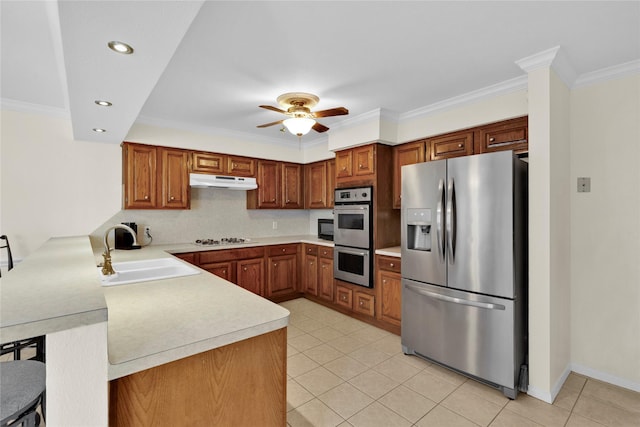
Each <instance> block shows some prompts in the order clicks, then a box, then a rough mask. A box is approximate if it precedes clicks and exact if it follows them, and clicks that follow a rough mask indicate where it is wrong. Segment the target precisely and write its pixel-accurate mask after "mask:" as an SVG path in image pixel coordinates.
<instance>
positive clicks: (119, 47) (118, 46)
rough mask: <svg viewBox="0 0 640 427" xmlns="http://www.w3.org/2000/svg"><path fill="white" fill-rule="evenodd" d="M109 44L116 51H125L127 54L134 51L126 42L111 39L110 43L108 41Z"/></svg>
mask: <svg viewBox="0 0 640 427" xmlns="http://www.w3.org/2000/svg"><path fill="white" fill-rule="evenodd" d="M107 45H108V46H109V49H111V50H113V51H114V52H118V53H124V54H125V55H130V54H132V53H133V48H132V47H131V46H129V45H128V44H126V43H122V42H117V41H110V42H109V43H107Z"/></svg>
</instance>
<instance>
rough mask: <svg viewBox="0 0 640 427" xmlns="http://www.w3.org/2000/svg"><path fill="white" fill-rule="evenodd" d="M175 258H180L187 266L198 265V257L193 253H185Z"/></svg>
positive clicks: (176, 255)
mask: <svg viewBox="0 0 640 427" xmlns="http://www.w3.org/2000/svg"><path fill="white" fill-rule="evenodd" d="M174 256H175V257H176V258H180V259H181V260H183V261H186V262H188V263H189V264H193V265H198V257H197V254H196V253H195V252H187V253H184V254H175V255H174Z"/></svg>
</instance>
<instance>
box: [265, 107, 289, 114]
mask: <svg viewBox="0 0 640 427" xmlns="http://www.w3.org/2000/svg"><path fill="white" fill-rule="evenodd" d="M260 108H264V109H266V110H271V111H275V112H276V113H282V114H287V112H286V111H284V110H281V109H279V108H278V107H272V106H271V105H260Z"/></svg>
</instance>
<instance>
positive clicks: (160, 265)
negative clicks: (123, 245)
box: [98, 258, 200, 286]
mask: <svg viewBox="0 0 640 427" xmlns="http://www.w3.org/2000/svg"><path fill="white" fill-rule="evenodd" d="M112 265H113V269H114V270H115V271H116V274H113V275H110V276H105V275H104V274H102V269H101V268H100V267H98V275H99V276H100V282H101V283H102V286H115V285H125V284H128V283H138V282H148V281H151V280H161V279H171V278H174V277H182V276H191V275H194V274H200V270H198V269H196V268H193V267H191V266H189V265H187V264H185V263H184V262H182V261H180V260H177V259H175V258H156V259H145V260H141V261H125V262H114V263H113V264H112Z"/></svg>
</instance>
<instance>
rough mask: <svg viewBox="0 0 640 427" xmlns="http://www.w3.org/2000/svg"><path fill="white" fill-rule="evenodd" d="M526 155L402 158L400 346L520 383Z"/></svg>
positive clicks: (483, 376) (505, 382) (507, 383)
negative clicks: (411, 162) (428, 159)
mask: <svg viewBox="0 0 640 427" xmlns="http://www.w3.org/2000/svg"><path fill="white" fill-rule="evenodd" d="M527 166H528V165H527V163H525V162H524V161H522V160H520V159H518V158H517V156H515V155H514V154H513V153H512V152H511V151H503V152H496V153H487V154H479V155H474V156H467V157H459V158H453V159H449V160H439V161H433V162H426V163H419V164H415V165H407V166H403V167H402V213H401V214H402V250H401V251H402V349H403V351H404V353H405V354H413V355H417V356H421V357H423V358H425V359H428V360H430V361H433V362H436V363H438V364H441V365H444V366H446V367H449V368H451V369H453V370H455V371H458V372H459V373H462V374H464V375H466V376H469V377H471V378H474V379H477V380H479V381H482V382H484V383H487V384H489V385H491V386H493V387H495V388H498V389H500V390H502V392H503V393H504V394H505V396H507V397H509V398H511V399H515V398H516V396H517V393H518V390H519V389H520V390H523V389H524V387H526V383H527V378H526V371H527V369H526V355H527V333H526V332H527V325H526V319H527V301H526V297H527Z"/></svg>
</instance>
